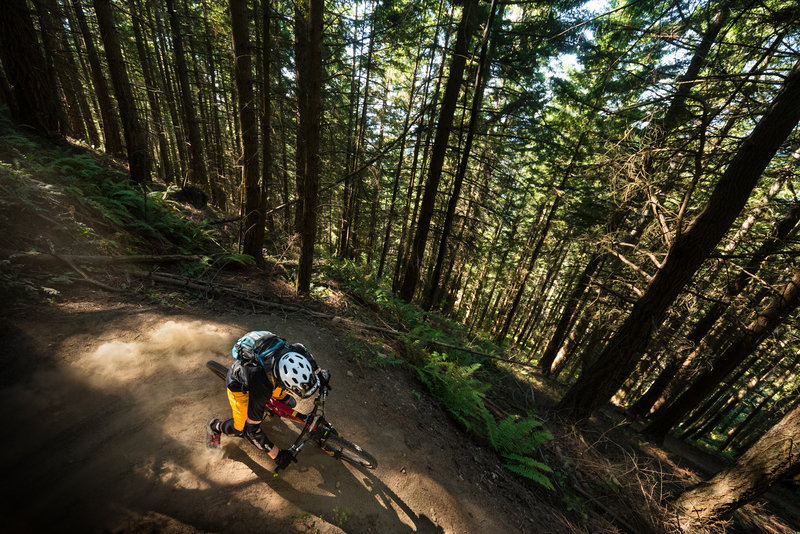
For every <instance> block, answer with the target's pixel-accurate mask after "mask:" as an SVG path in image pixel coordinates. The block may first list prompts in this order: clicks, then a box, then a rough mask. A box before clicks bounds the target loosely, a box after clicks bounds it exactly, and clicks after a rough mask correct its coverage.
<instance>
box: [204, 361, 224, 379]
mask: <svg viewBox="0 0 800 534" xmlns="http://www.w3.org/2000/svg"><path fill="white" fill-rule="evenodd" d="M206 367H208V368H209V370H210V371H211V372H212V373H214V374H215V375H217V376H218V377H220V378H221V379H223V380H225V377H226V376H228V368H227V367H225V366H224V365H222V364H221V363H219V362H215V361H214V360H209V361H207V362H206Z"/></svg>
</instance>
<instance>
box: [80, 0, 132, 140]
mask: <svg viewBox="0 0 800 534" xmlns="http://www.w3.org/2000/svg"><path fill="white" fill-rule="evenodd" d="M72 6H73V8H74V11H75V18H76V19H77V21H78V27H79V28H80V31H81V37H82V38H83V46H84V47H85V48H86V58H87V59H88V61H89V70H90V72H91V74H92V83H93V84H94V91H95V94H96V95H97V103H98V105H99V107H100V119H101V120H102V123H103V139H104V140H105V145H106V151H107V152H109V153H110V154H113V155H115V156H124V155H125V150H124V149H123V146H122V140H121V137H120V132H119V125H118V123H117V113H116V109H115V106H114V102H113V100H112V99H111V93H110V91H109V90H108V83H106V78H105V74H104V73H103V67H102V65H101V63H100V56H99V55H98V53H97V48H96V47H95V46H94V40H93V38H92V31H91V30H90V29H89V24H88V22H87V21H86V15H85V14H84V13H83V6H82V5H81V3H80V0H72Z"/></svg>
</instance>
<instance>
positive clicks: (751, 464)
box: [673, 407, 800, 531]
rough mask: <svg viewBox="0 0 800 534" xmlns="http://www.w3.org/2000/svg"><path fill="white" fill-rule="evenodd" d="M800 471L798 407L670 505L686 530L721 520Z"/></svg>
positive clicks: (799, 417) (799, 413)
mask: <svg viewBox="0 0 800 534" xmlns="http://www.w3.org/2000/svg"><path fill="white" fill-rule="evenodd" d="M798 471H800V407H797V408H795V409H794V410H792V411H791V412H789V413H787V414H786V415H785V416H784V417H783V419H781V420H780V421H779V422H778V423H777V424H776V425H775V426H773V427H772V428H771V429H770V430H769V431H767V433H766V434H764V435H763V436H762V437H761V438H760V439H759V440H758V441H757V442H756V443H755V444H754V445H753V446H752V447H750V449H748V450H747V452H745V453H744V454H743V455H742V456H741V457H740V458H739V459H738V460H737V461H736V463H735V464H734V465H732V466H731V467H729V468H727V469H725V470H723V471H721V472H719V473H717V475H715V476H714V477H713V478H712V479H711V480H708V481H706V482H703V483H701V484H700V485H699V486H697V487H696V488H694V489H692V490H689V491H687V492H685V493H683V494H682V495H680V496H679V497H678V499H677V500H676V501H675V502H674V503H673V506H674V508H675V509H676V511H677V513H678V518H679V519H680V520H681V526H682V527H683V529H684V530H685V531H691V529H692V528H693V525H694V524H696V523H697V522H701V523H702V522H704V521H707V520H709V519H713V518H716V517H724V516H725V515H726V514H729V513H731V512H732V511H734V510H736V509H737V508H738V507H739V506H741V505H743V504H746V503H748V502H749V501H751V500H752V499H753V498H754V497H756V496H758V495H760V494H762V493H764V492H765V491H766V490H768V489H769V488H770V486H772V485H773V484H774V483H775V482H777V481H778V480H780V479H781V478H782V477H784V476H787V475H791V474H793V473H796V472H798Z"/></svg>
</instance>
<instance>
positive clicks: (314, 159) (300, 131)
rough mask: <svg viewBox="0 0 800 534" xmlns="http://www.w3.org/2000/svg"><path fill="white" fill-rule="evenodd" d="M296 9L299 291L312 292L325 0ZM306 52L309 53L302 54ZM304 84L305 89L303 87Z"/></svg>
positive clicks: (311, 0)
mask: <svg viewBox="0 0 800 534" xmlns="http://www.w3.org/2000/svg"><path fill="white" fill-rule="evenodd" d="M295 5H296V9H295V17H297V21H296V27H297V31H296V35H295V39H296V42H297V45H298V48H297V52H296V56H297V65H298V68H297V86H298V99H299V98H300V95H301V93H302V94H303V99H302V100H301V101H300V102H299V103H298V107H299V110H300V112H299V114H298V123H297V143H298V146H299V144H300V143H301V142H303V143H304V144H305V150H304V151H303V153H304V160H302V161H301V160H298V164H299V168H298V179H302V182H303V196H302V197H301V198H302V206H301V210H302V218H301V227H300V239H301V244H300V265H299V268H298V273H297V292H298V293H300V294H308V292H309V291H310V290H311V274H312V266H313V262H314V243H315V241H316V232H317V198H318V196H319V140H320V127H319V118H320V107H321V99H322V11H323V0H302V1H298V2H297V3H296V4H295ZM303 55H305V57H304V58H303V57H301V56H303ZM301 87H304V88H305V90H304V91H302V92H301V91H300V90H299V89H300V88H301Z"/></svg>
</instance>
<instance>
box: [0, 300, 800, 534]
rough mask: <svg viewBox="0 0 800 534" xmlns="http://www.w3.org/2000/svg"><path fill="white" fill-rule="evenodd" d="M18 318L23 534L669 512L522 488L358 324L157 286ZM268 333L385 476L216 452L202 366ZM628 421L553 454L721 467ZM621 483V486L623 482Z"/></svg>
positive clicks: (691, 471) (543, 398)
mask: <svg viewBox="0 0 800 534" xmlns="http://www.w3.org/2000/svg"><path fill="white" fill-rule="evenodd" d="M4 315H5V317H3V322H2V332H1V334H2V341H3V347H4V349H3V354H4V357H3V366H4V372H3V373H2V378H0V399H2V406H3V407H4V417H5V419H4V423H5V424H4V426H5V427H6V429H7V430H6V437H5V443H4V446H3V450H4V452H3V455H2V463H0V469H2V472H3V478H4V482H5V483H4V484H3V490H2V491H3V494H4V495H3V498H2V501H0V502H2V504H1V505H0V506H2V517H3V518H4V530H5V529H8V530H7V531H9V532H12V531H13V532H22V533H24V532H44V531H48V532H51V531H52V532H112V533H120V532H133V533H144V532H172V533H190V532H287V531H289V532H291V531H295V532H323V533H326V532H352V533H362V532H363V533H369V532H373V533H389V532H391V533H395V532H398V533H401V532H430V533H433V532H444V533H461V532H468V533H472V532H530V533H539V532H541V533H559V532H565V533H568V532H590V533H594V532H626V531H627V532H647V531H652V532H659V531H660V528H659V527H658V525H657V522H658V518H657V517H656V515H657V512H656V511H653V519H652V521H653V522H654V523H655V524H653V525H650V527H648V526H647V525H646V524H645V523H646V522H645V523H636V524H631V521H630V520H626V519H625V513H624V512H619V508H618V507H617V508H616V512H615V506H614V504H613V503H612V502H610V501H608V500H607V496H605V497H600V498H598V497H597V495H598V494H597V484H596V481H594V482H593V481H591V480H586V479H585V478H584V479H583V480H573V481H571V482H574V483H576V484H577V485H578V487H579V488H581V487H582V488H584V490H587V491H588V492H587V491H583V490H581V491H580V492H578V493H574V494H570V493H565V494H563V495H567V498H565V497H564V496H563V495H562V497H561V499H560V500H558V499H554V498H553V496H552V494H551V492H546V491H545V490H537V489H535V488H531V487H530V485H528V484H524V483H522V482H521V481H520V479H518V478H517V477H516V476H515V475H513V474H511V473H510V472H508V471H506V470H504V469H503V468H502V467H501V462H500V460H499V459H498V458H497V456H496V455H495V453H494V452H493V451H492V450H491V449H490V448H488V447H484V446H482V445H480V444H476V443H474V442H473V440H471V439H470V438H469V437H468V436H467V435H466V434H465V433H464V432H463V431H462V430H461V429H460V428H459V427H457V426H456V425H455V424H454V423H453V421H452V420H451V419H450V418H449V417H448V416H447V414H446V413H445V412H444V411H443V410H442V409H441V408H439V407H438V406H437V405H436V403H435V402H434V401H433V400H432V399H431V398H430V397H429V396H428V394H427V392H426V391H425V390H424V386H423V385H422V384H421V383H420V382H419V381H418V379H417V378H416V376H415V375H414V374H413V373H411V372H410V371H409V370H408V369H406V368H405V367H397V366H380V365H376V364H375V363H376V362H374V361H369V360H365V359H363V358H360V357H357V356H355V355H353V354H352V353H351V352H350V351H349V350H348V348H347V346H346V343H343V339H344V338H345V337H351V336H352V335H354V333H352V332H349V333H348V332H345V331H342V330H341V328H340V325H338V324H331V323H329V322H327V321H320V320H319V319H315V320H311V319H309V318H308V317H305V316H303V315H302V314H294V315H292V314H274V313H272V314H269V313H261V312H258V311H253V310H248V309H246V308H242V307H238V308H237V307H236V306H235V303H231V302H225V301H221V300H217V301H205V302H203V301H199V300H197V299H194V300H191V301H187V297H186V296H185V295H181V294H179V293H169V292H164V293H155V292H153V291H148V290H144V289H141V290H140V291H139V292H137V293H127V294H122V295H117V294H109V293H108V292H105V291H103V290H101V289H94V288H75V290H74V291H72V292H71V293H70V294H66V293H63V294H62V295H61V297H60V298H59V300H58V302H53V303H50V304H46V305H21V306H10V307H9V306H6V307H5V314H4ZM264 328H266V329H270V330H272V331H274V332H278V333H280V334H281V335H283V336H285V337H286V338H287V339H288V340H291V341H298V342H302V343H304V344H305V345H306V346H307V347H309V349H310V350H311V351H312V352H313V353H314V354H315V356H316V357H317V358H318V360H319V361H320V362H321V363H322V365H323V366H325V367H327V368H329V369H330V370H331V373H332V376H333V379H332V385H333V390H332V392H331V397H330V399H329V402H328V409H327V417H328V419H329V420H330V421H332V422H333V423H334V424H335V425H336V427H337V428H338V429H339V431H340V432H342V434H343V435H345V436H346V437H348V438H350V439H351V440H352V441H354V442H356V443H359V444H361V445H362V446H363V447H364V448H365V449H367V450H368V451H370V452H372V453H373V454H374V455H375V456H376V457H377V458H378V462H379V466H378V468H377V469H375V470H360V469H356V468H354V467H352V466H350V465H348V464H345V463H343V462H339V461H337V460H335V459H333V458H330V457H328V456H326V455H324V454H323V453H322V452H320V451H319V450H318V449H316V448H312V449H306V450H304V451H303V452H302V453H301V455H300V458H299V462H298V463H297V464H293V465H292V466H290V468H289V469H287V470H286V471H284V472H281V473H280V474H279V476H274V472H273V471H274V464H273V463H272V462H271V460H269V459H268V458H266V457H265V455H264V454H263V453H260V452H259V451H257V450H256V449H255V448H254V447H252V446H251V445H250V444H249V443H246V442H244V441H242V440H239V439H237V438H227V439H226V437H225V436H223V446H222V448H221V449H220V450H218V451H209V450H207V449H206V448H205V447H204V438H205V424H206V422H207V421H208V420H209V419H210V418H211V417H214V416H217V417H224V416H227V414H228V413H229V407H228V403H227V399H226V397H225V390H224V387H223V385H222V383H221V382H220V381H219V379H218V378H216V377H215V376H214V375H212V374H211V373H210V372H209V371H208V370H206V368H205V362H206V361H207V360H208V359H216V360H219V361H222V362H226V363H227V362H229V361H230V359H229V358H230V356H229V354H230V347H231V346H232V344H233V343H234V342H235V340H236V339H237V338H238V337H239V336H240V335H241V334H242V333H244V332H246V331H249V330H252V329H264ZM356 335H357V333H356ZM536 394H537V395H538V401H537V402H539V403H540V404H541V405H542V411H543V414H544V416H545V419H547V418H548V414H549V413H550V412H548V410H547V406H548V405H549V404H550V403H551V402H552V400H553V399H552V398H550V399H548V397H547V393H546V392H545V391H544V389H542V390H539V391H537V392H536ZM614 417H615V414H614V412H613V411H612V412H608V413H607V417H602V418H600V419H598V420H595V421H593V422H592V424H591V425H590V426H589V427H586V428H584V429H583V431H582V433H581V434H580V438H576V437H575V435H574V433H573V434H571V433H570V432H571V431H570V429H569V428H568V427H559V426H558V424H557V421H556V420H551V421H548V427H549V428H550V429H551V430H553V431H554V434H555V435H556V439H555V440H554V443H553V447H554V449H552V447H551V449H552V450H555V451H556V453H557V454H558V456H557V461H558V462H565V463H569V462H573V463H576V464H580V462H581V461H584V462H585V461H587V460H586V458H588V455H587V454H586V451H588V450H590V449H591V450H592V451H594V453H597V454H595V457H602V458H603V459H602V460H600V463H602V464H603V465H597V462H598V461H597V460H596V459H595V460H592V461H594V462H595V466H594V473H595V474H596V475H597V477H601V476H602V477H606V476H611V477H612V479H615V476H614V474H613V473H615V472H616V473H620V472H621V471H625V470H627V471H631V470H633V471H642V470H647V469H650V467H647V466H651V467H652V465H654V464H655V463H657V464H658V466H659V467H658V468H659V469H660V470H661V471H662V472H661V473H660V474H659V476H661V477H663V478H669V479H671V480H673V481H675V480H679V479H683V480H684V481H685V480H691V479H696V477H697V476H698V475H700V476H703V475H704V474H705V473H703V471H706V472H707V473H713V472H714V471H715V470H716V469H717V468H718V467H719V466H718V465H713V462H714V459H713V458H710V457H707V456H704V455H702V453H700V452H699V451H696V450H693V449H691V448H688V447H686V446H681V447H682V450H681V449H679V448H678V446H679V443H678V442H675V443H668V444H667V445H668V446H669V447H670V448H672V449H673V451H676V452H682V453H683V456H676V455H674V454H669V455H668V454H666V453H664V452H663V451H661V450H656V449H655V448H654V447H651V446H644V447H642V446H639V447H636V446H631V440H630V439H629V438H630V433H629V432H626V431H625V428H624V424H623V423H615V422H614ZM265 428H266V430H267V432H268V434H269V435H270V436H271V437H272V438H273V440H274V441H276V442H277V443H278V444H279V445H283V446H288V445H289V444H290V443H291V442H292V441H293V439H294V435H295V432H296V430H295V428H294V427H292V426H291V424H289V423H285V422H282V421H277V422H268V423H266V424H265ZM586 442H592V443H591V444H590V445H587V449H586V450H577V449H575V446H576V443H578V444H579V443H584V444H586ZM640 445H641V444H640ZM578 446H579V445H578ZM634 450H635V452H632V451H634ZM602 455H605V456H604V457H603V456H602ZM637 455H638V456H637ZM605 462H608V463H607V464H606V463H605ZM615 465H616V466H617V467H615ZM626 466H627V467H626ZM631 466H633V469H629V468H630V467H631ZM553 467H557V466H553ZM582 472H583V476H584V477H589V476H591V473H592V469H586V468H585V465H584V469H583V471H582ZM609 473H611V475H609ZM621 478H622V476H621V475H620V479H621ZM637 480H641V477H640V478H639V479H637ZM603 482H604V483H606V481H603ZM615 484H616V485H617V488H616V491H621V488H623V487H624V485H625V482H624V481H622V482H620V481H618V480H616V479H615ZM592 488H594V489H592ZM629 489H630V488H627V489H626V490H625V491H629ZM653 489H654V488H644V487H642V492H643V494H646V493H648V492H649V491H650V492H651V491H652V490H653ZM569 495H574V496H575V497H574V498H573V497H569ZM647 497H648V498H650V499H654V500H656V499H657V498H658V497H659V496H658V495H653V494H652V493H651V494H650V495H648V496H647ZM788 498H789V499H790V500H791V496H790V497H788ZM592 500H594V501H596V502H592ZM604 500H605V501H604ZM604 502H605V503H606V504H605V505H604V504H603V503H604ZM630 502H633V501H630ZM779 502H780V501H779ZM786 502H790V501H784V503H786ZM795 504H796V503H795ZM643 506H644V507H647V506H650V504H644V505H643ZM775 510H776V508H775V507H774V506H773V507H772V508H768V507H767V505H761V508H759V509H758V510H757V511H756V512H752V514H755V515H757V516H759V517H760V519H759V520H758V521H751V522H750V523H749V524H748V525H745V524H743V523H742V522H737V523H736V524H732V523H729V524H728V525H727V527H728V528H727V529H723V525H719V530H718V531H720V532H722V531H724V530H726V531H728V532H781V533H786V532H794V531H795V530H794V529H792V528H790V527H788V526H787V525H786V523H785V521H782V520H780V519H778V518H777V517H775V516H774V515H775ZM777 510H780V504H779V505H778V507H777ZM640 515H641V514H640ZM712 531H714V530H713V529H712Z"/></svg>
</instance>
